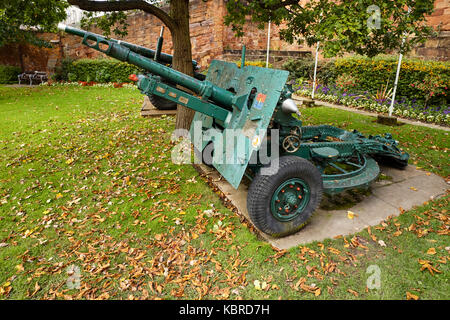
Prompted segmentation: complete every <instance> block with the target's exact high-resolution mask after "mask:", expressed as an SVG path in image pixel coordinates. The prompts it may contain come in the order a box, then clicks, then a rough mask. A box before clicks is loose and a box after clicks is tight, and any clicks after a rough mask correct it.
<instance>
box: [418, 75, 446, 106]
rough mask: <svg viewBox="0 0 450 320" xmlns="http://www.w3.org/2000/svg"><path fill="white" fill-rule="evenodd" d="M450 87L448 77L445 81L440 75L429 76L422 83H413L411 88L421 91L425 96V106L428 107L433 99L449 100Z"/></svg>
mask: <svg viewBox="0 0 450 320" xmlns="http://www.w3.org/2000/svg"><path fill="white" fill-rule="evenodd" d="M448 85H449V81H448V77H447V81H445V80H444V77H443V76H442V75H439V74H428V75H426V76H425V78H424V79H423V80H422V81H416V82H414V83H411V87H413V88H415V89H417V90H420V91H421V92H422V94H423V95H424V97H425V105H428V103H429V102H430V100H432V99H436V98H438V99H439V98H444V99H445V98H447V91H448Z"/></svg>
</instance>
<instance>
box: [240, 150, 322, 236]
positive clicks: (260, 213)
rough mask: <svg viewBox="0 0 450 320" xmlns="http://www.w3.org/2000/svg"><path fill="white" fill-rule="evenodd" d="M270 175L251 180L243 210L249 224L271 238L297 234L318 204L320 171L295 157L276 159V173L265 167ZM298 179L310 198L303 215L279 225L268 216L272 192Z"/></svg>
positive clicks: (278, 222) (320, 195)
mask: <svg viewBox="0 0 450 320" xmlns="http://www.w3.org/2000/svg"><path fill="white" fill-rule="evenodd" d="M266 170H271V171H272V172H273V173H272V172H270V171H269V172H265V173H269V174H268V175H262V174H261V173H260V172H259V173H258V174H257V175H256V176H255V178H254V179H253V181H252V183H251V185H250V188H249V190H248V196H247V209H248V213H249V215H250V219H251V221H252V222H253V224H254V225H255V226H256V227H257V228H258V229H259V230H261V231H262V232H264V233H267V234H269V235H270V236H272V237H283V236H287V235H289V234H293V233H295V232H297V231H299V230H300V229H301V228H302V227H303V226H305V225H306V224H307V222H308V220H309V219H310V218H311V216H312V214H313V213H314V211H315V210H316V209H317V207H318V206H319V205H320V202H321V200H322V194H323V181H322V175H321V173H320V171H319V170H318V169H317V168H316V167H315V166H314V165H313V164H312V163H311V162H309V161H307V160H305V159H303V158H299V157H296V156H283V157H280V158H279V168H278V170H276V168H275V169H269V168H266ZM292 178H300V179H302V180H303V181H304V182H305V183H306V184H307V185H308V186H309V189H310V199H309V202H308V204H307V205H306V207H305V208H304V210H303V212H302V213H301V214H299V215H298V216H297V217H295V218H294V219H293V220H290V221H287V222H282V221H280V220H277V219H276V218H275V217H274V216H273V215H272V213H271V200H272V196H273V193H274V192H275V191H276V189H277V188H278V187H279V186H280V185H281V184H282V183H283V182H284V181H286V180H289V179H292Z"/></svg>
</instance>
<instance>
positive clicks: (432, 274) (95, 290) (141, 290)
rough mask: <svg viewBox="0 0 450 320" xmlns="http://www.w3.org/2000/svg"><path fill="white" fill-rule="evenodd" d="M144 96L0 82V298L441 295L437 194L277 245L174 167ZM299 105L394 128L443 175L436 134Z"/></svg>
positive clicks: (351, 122) (442, 224)
mask: <svg viewBox="0 0 450 320" xmlns="http://www.w3.org/2000/svg"><path fill="white" fill-rule="evenodd" d="M141 101H142V96H141V95H140V94H139V93H138V91H137V90H132V89H126V88H121V89H114V88H88V87H80V88H51V87H36V88H32V89H29V88H8V87H0V120H1V125H0V148H1V153H0V298H2V299H24V298H33V299H70V298H72V299H79V298H88V299H91V298H104V299H108V298H109V299H132V298H147V299H159V298H163V299H186V298H189V299H198V298H203V299H241V298H242V299H406V298H407V295H408V296H409V297H418V298H420V299H449V298H450V285H449V264H450V261H449V258H450V256H449V247H448V246H450V243H449V241H448V228H449V224H450V223H449V217H448V208H449V203H448V202H449V196H448V195H447V196H446V197H444V198H441V199H439V200H436V201H432V202H429V203H427V204H424V205H423V206H421V207H419V208H416V209H414V210H411V211H409V212H404V213H403V214H401V215H400V216H398V217H394V218H392V219H389V220H387V221H385V222H384V223H382V224H381V225H379V226H376V227H372V228H371V229H370V230H367V229H366V230H365V231H363V232H361V233H359V234H356V235H354V236H348V237H345V238H340V239H330V240H326V241H323V242H322V243H317V242H316V243H312V244H309V245H307V246H300V247H298V248H293V249H291V250H289V251H280V252H278V251H275V250H274V249H273V248H271V247H270V245H268V244H267V243H265V242H263V241H261V240H260V239H258V237H257V236H256V235H255V233H254V232H252V231H251V229H250V227H249V226H248V225H247V224H246V223H245V222H241V221H240V218H239V217H238V216H237V215H236V214H235V213H234V212H233V211H232V210H231V209H229V208H226V207H225V206H224V204H223V203H222V202H221V200H220V195H217V194H216V193H215V192H214V191H213V190H212V189H211V188H210V187H209V186H208V185H207V183H206V181H205V180H204V179H203V178H202V177H200V176H199V175H198V174H197V172H196V171H195V169H194V168H193V167H192V166H190V165H175V164H173V163H172V162H171V157H170V155H171V150H172V148H173V146H174V144H175V142H170V136H171V132H172V130H173V128H174V118H173V117H162V118H152V119H148V118H147V119H144V118H141V117H140V115H139V110H140V104H141ZM302 112H303V115H304V122H305V124H306V125H307V124H317V123H329V124H333V125H337V126H340V127H343V128H346V129H358V130H360V131H362V132H364V133H377V134H379V133H384V132H385V131H392V133H393V134H394V135H395V137H397V139H398V140H400V141H401V145H402V147H404V148H405V149H406V150H407V151H408V152H410V154H411V156H412V162H413V163H415V164H417V165H418V166H420V167H422V168H423V169H425V170H429V171H431V172H435V173H437V174H439V175H441V176H443V177H448V176H449V175H450V166H449V163H448V151H449V139H448V133H446V132H444V131H441V130H433V129H428V128H423V127H416V126H411V125H404V126H399V127H396V128H394V129H392V128H387V127H384V126H381V125H378V124H376V123H374V118H371V117H367V116H362V115H358V114H353V113H350V112H346V111H342V110H335V109H330V108H324V107H321V108H313V109H306V110H303V111H302ZM380 240H382V241H383V242H384V244H385V246H381V245H380V243H383V242H380V243H379V241H380ZM369 266H371V267H370V268H369ZM368 268H369V269H368ZM421 269H422V270H421ZM70 270H75V272H72V271H70ZM78 270H79V272H80V278H79V279H80V282H79V287H78V286H77V282H76V281H74V279H77V278H76V275H77V274H78ZM430 270H431V271H430ZM373 272H375V273H373ZM378 272H379V275H380V280H381V281H380V283H379V284H380V287H379V288H378V289H377V288H372V286H370V285H369V287H371V289H369V288H367V283H368V282H367V281H368V280H369V283H372V282H371V281H370V280H371V279H372V276H373V275H375V274H376V273H378Z"/></svg>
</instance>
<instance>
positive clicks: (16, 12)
mask: <svg viewBox="0 0 450 320" xmlns="http://www.w3.org/2000/svg"><path fill="white" fill-rule="evenodd" d="M67 6H68V4H67V2H66V1H58V0H34V1H28V0H8V1H0V47H1V46H3V45H5V44H8V43H12V42H29V43H32V44H34V45H38V46H49V44H48V43H46V42H44V41H42V40H39V39H37V38H36V36H35V33H34V32H32V31H30V30H31V29H32V28H33V27H34V28H39V30H40V31H43V32H47V31H55V30H56V25H57V23H58V22H60V21H62V20H64V19H65V18H66V12H65V9H66V8H67Z"/></svg>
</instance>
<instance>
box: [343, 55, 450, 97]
mask: <svg viewBox="0 0 450 320" xmlns="http://www.w3.org/2000/svg"><path fill="white" fill-rule="evenodd" d="M397 63H398V57H397V56H378V57H375V58H372V59H370V58H366V57H361V56H352V57H346V58H340V59H337V60H336V61H335V68H336V71H337V73H338V74H351V75H352V76H353V77H355V78H357V79H358V82H359V84H358V89H360V90H362V91H369V92H371V93H376V91H377V89H379V88H380V87H381V86H382V85H384V84H386V81H388V80H389V83H391V84H393V83H394V81H395V74H396V71H397ZM430 76H438V77H439V80H438V82H439V83H440V86H442V87H443V88H445V87H447V88H448V87H449V86H450V63H449V62H439V61H430V60H419V59H405V60H403V62H402V67H401V72H400V78H399V83H398V87H397V95H398V96H399V97H400V96H403V97H408V98H409V99H411V100H413V99H416V100H419V101H422V102H425V101H427V102H428V103H429V104H448V102H449V101H448V99H449V98H448V96H445V95H441V94H440V95H434V96H433V97H431V99H428V100H427V95H426V93H425V92H424V90H423V89H422V88H418V87H417V86H416V85H414V86H412V85H411V84H417V83H418V82H423V80H424V79H426V78H429V77H430Z"/></svg>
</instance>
